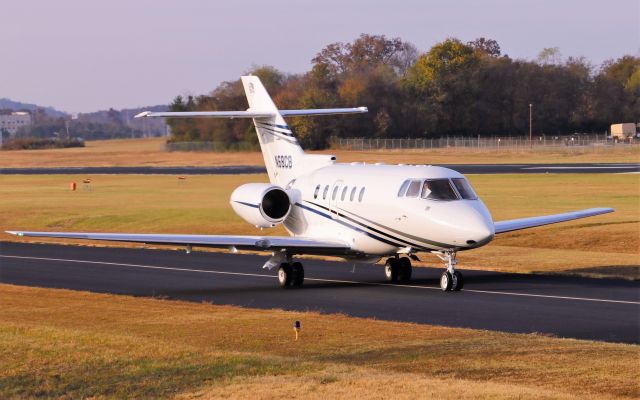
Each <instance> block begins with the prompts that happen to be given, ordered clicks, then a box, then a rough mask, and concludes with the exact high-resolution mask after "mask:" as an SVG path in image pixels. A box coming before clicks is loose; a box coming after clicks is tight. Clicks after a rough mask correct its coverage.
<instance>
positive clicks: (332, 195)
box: [331, 185, 339, 200]
mask: <svg viewBox="0 0 640 400" xmlns="http://www.w3.org/2000/svg"><path fill="white" fill-rule="evenodd" d="M338 189H339V186H338V185H336V186H334V187H333V193H331V200H335V199H336V197H337V196H338Z"/></svg>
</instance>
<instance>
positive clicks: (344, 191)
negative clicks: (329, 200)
mask: <svg viewBox="0 0 640 400" xmlns="http://www.w3.org/2000/svg"><path fill="white" fill-rule="evenodd" d="M346 196H347V187H346V186H345V187H344V188H342V195H341V196H340V200H341V201H344V199H345V197H346Z"/></svg>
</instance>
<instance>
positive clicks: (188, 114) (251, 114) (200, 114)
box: [134, 111, 275, 118]
mask: <svg viewBox="0 0 640 400" xmlns="http://www.w3.org/2000/svg"><path fill="white" fill-rule="evenodd" d="M274 116H275V113H273V112H260V111H184V112H171V111H167V112H152V111H143V112H141V113H140V114H137V115H136V116H135V117H134V118H150V117H161V118H271V117H274Z"/></svg>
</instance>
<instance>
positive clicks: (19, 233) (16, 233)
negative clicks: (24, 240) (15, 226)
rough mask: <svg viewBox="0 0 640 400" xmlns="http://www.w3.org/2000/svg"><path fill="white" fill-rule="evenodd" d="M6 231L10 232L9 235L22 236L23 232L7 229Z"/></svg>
mask: <svg viewBox="0 0 640 400" xmlns="http://www.w3.org/2000/svg"><path fill="white" fill-rule="evenodd" d="M5 232H6V233H8V234H9V235H14V236H22V232H18V231H5Z"/></svg>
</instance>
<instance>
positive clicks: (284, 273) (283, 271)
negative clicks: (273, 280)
mask: <svg viewBox="0 0 640 400" xmlns="http://www.w3.org/2000/svg"><path fill="white" fill-rule="evenodd" d="M292 272H293V271H292V269H291V265H289V264H288V263H282V264H280V268H278V283H279V284H280V287H283V288H286V287H287V286H290V285H291V278H292V275H293V273H292Z"/></svg>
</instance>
